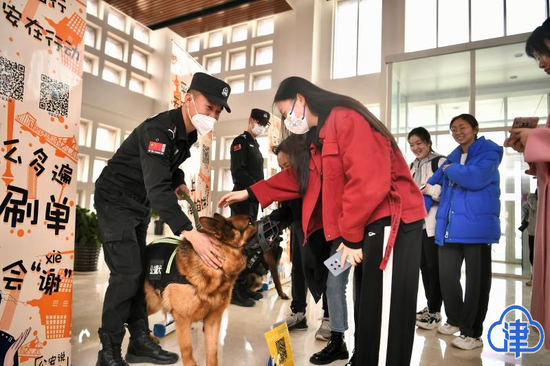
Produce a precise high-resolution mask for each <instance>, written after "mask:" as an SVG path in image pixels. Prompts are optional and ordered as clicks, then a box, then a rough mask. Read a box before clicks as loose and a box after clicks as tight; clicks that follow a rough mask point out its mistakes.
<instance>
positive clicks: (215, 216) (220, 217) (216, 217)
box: [199, 212, 225, 222]
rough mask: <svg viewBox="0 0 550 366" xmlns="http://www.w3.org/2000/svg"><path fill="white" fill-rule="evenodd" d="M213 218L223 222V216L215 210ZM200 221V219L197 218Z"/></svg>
mask: <svg viewBox="0 0 550 366" xmlns="http://www.w3.org/2000/svg"><path fill="white" fill-rule="evenodd" d="M214 219H216V220H218V221H222V222H225V217H223V216H222V215H220V214H219V213H217V212H215V213H214ZM199 221H200V220H199Z"/></svg>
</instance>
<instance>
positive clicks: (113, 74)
mask: <svg viewBox="0 0 550 366" xmlns="http://www.w3.org/2000/svg"><path fill="white" fill-rule="evenodd" d="M101 78H102V79H103V80H106V81H108V82H111V83H115V84H119V85H120V84H121V82H122V73H121V72H120V71H119V70H116V69H114V68H112V67H109V66H105V67H104V68H103V73H102V74H101Z"/></svg>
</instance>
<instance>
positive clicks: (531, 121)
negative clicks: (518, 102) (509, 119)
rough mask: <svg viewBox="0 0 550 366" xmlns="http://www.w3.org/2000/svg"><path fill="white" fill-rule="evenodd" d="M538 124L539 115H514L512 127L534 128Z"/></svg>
mask: <svg viewBox="0 0 550 366" xmlns="http://www.w3.org/2000/svg"><path fill="white" fill-rule="evenodd" d="M538 124H539V117H516V118H514V123H513V124H512V128H536V127H537V125H538Z"/></svg>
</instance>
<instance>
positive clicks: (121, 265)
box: [94, 73, 230, 365]
mask: <svg viewBox="0 0 550 366" xmlns="http://www.w3.org/2000/svg"><path fill="white" fill-rule="evenodd" d="M190 89H194V90H197V91H200V92H201V93H202V94H203V95H204V96H205V97H206V98H207V99H208V100H209V101H211V102H214V103H218V104H221V105H222V106H224V107H225V108H226V109H228V107H227V97H228V96H229V90H230V89H229V85H227V84H226V83H225V82H223V81H221V80H218V79H215V78H213V77H212V76H209V75H207V74H203V73H197V74H195V76H194V78H193V81H192V82H191V87H190ZM210 89H215V91H216V92H217V96H215V97H212V95H211V94H210V93H209V92H210V91H211V90H210ZM219 95H222V96H223V97H224V98H220V97H219ZM182 113H187V112H186V110H185V108H177V109H173V110H170V111H166V112H163V113H159V114H157V115H155V116H152V117H150V118H148V119H147V120H145V121H144V122H143V123H141V124H140V125H139V126H138V127H136V129H135V130H134V131H133V132H132V133H131V134H130V136H128V138H127V139H126V140H125V141H124V142H123V143H122V145H121V146H120V148H119V149H118V150H117V152H116V153H115V154H114V156H113V157H112V158H111V159H110V160H109V161H108V163H107V166H106V167H105V168H104V169H103V171H102V173H101V175H100V177H99V178H98V180H97V181H96V189H95V194H94V199H95V208H96V210H97V214H98V219H99V227H100V235H101V240H102V243H103V252H104V256H105V262H106V263H107V266H108V267H109V270H110V272H111V274H110V278H109V287H108V288H107V291H106V293H105V300H104V302H103V314H102V319H101V320H102V325H101V328H100V330H99V333H100V339H101V343H102V350H100V353H99V355H98V365H112V364H113V363H112V362H119V361H120V360H118V359H117V357H120V344H121V343H122V340H123V338H124V334H125V329H124V324H127V325H128V329H129V331H130V335H131V338H130V344H129V347H128V353H127V355H126V357H127V359H128V356H129V355H130V356H133V361H132V362H154V363H174V362H176V361H177V355H176V354H173V353H169V352H166V351H164V350H162V349H160V347H158V346H157V345H152V344H151V342H150V341H149V337H148V332H149V326H148V319H147V312H146V309H145V298H144V293H143V282H144V273H143V272H144V271H143V268H144V265H143V262H142V261H143V255H144V252H145V246H146V236H147V226H148V224H149V221H150V218H151V203H152V204H153V205H154V207H155V208H156V209H157V210H158V211H159V214H160V217H161V218H162V220H163V221H164V222H166V223H167V224H168V225H169V226H170V228H171V229H172V232H173V233H174V234H175V235H178V236H179V235H180V234H181V232H182V231H183V230H192V229H193V225H192V223H191V221H190V220H189V218H188V217H187V216H186V215H185V214H184V213H183V212H182V209H181V207H180V206H179V204H178V201H177V197H176V195H175V193H174V190H175V189H176V188H177V187H178V186H180V185H181V184H185V179H184V178H185V176H184V173H183V171H182V170H181V169H180V168H179V166H180V165H181V164H182V163H183V162H184V161H185V160H186V159H187V158H189V157H190V152H189V149H190V148H191V146H192V145H193V144H194V143H195V142H196V141H197V131H192V132H190V133H187V131H186V128H185V122H184V119H183V114H182ZM143 335H147V337H143ZM138 338H140V339H141V341H142V342H141V343H140V342H136V341H135V339H138ZM105 350H107V352H105ZM117 350H118V351H117ZM131 351H132V352H131ZM117 352H118V355H117ZM136 355H137V356H136ZM174 358H175V359H174ZM113 359H114V361H113ZM155 361H157V362H155ZM119 364H120V365H122V364H123V363H122V361H120V362H119V363H116V365H119Z"/></svg>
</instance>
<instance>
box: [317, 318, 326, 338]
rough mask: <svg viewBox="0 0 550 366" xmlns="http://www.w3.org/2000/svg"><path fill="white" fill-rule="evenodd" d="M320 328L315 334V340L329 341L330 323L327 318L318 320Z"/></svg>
mask: <svg viewBox="0 0 550 366" xmlns="http://www.w3.org/2000/svg"><path fill="white" fill-rule="evenodd" d="M319 320H321V326H320V327H319V329H317V332H315V338H316V339H318V340H320V341H328V340H329V339H330V321H329V318H319Z"/></svg>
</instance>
